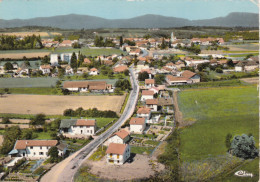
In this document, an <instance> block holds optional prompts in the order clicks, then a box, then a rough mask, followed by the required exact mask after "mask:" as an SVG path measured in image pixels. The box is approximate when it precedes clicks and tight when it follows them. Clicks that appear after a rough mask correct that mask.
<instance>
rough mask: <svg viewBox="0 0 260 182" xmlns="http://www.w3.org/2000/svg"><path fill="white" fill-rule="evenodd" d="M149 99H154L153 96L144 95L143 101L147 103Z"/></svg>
mask: <svg viewBox="0 0 260 182" xmlns="http://www.w3.org/2000/svg"><path fill="white" fill-rule="evenodd" d="M147 99H153V95H142V97H141V101H146V100H147Z"/></svg>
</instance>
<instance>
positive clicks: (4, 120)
mask: <svg viewBox="0 0 260 182" xmlns="http://www.w3.org/2000/svg"><path fill="white" fill-rule="evenodd" d="M2 123H3V124H9V123H11V121H10V119H9V118H8V117H4V118H3V119H2Z"/></svg>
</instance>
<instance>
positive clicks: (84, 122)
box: [76, 119, 96, 126]
mask: <svg viewBox="0 0 260 182" xmlns="http://www.w3.org/2000/svg"><path fill="white" fill-rule="evenodd" d="M95 125H96V120H95V119H78V120H77V122H76V126H95Z"/></svg>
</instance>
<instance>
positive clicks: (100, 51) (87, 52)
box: [53, 48, 124, 56]
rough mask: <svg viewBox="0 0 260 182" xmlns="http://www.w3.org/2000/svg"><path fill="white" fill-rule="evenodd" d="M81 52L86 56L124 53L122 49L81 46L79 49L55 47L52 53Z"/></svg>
mask: <svg viewBox="0 0 260 182" xmlns="http://www.w3.org/2000/svg"><path fill="white" fill-rule="evenodd" d="M79 51H80V52H81V53H82V54H83V55H86V56H99V55H105V56H109V55H112V54H120V55H121V54H124V52H123V51H121V50H119V49H105V48H101V49H89V48H81V49H64V48H57V49H55V51H54V52H53V53H64V52H75V53H78V52H79Z"/></svg>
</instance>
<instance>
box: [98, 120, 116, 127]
mask: <svg viewBox="0 0 260 182" xmlns="http://www.w3.org/2000/svg"><path fill="white" fill-rule="evenodd" d="M114 119H117V118H96V121H97V127H99V128H102V127H103V126H106V125H107V124H108V123H110V122H112V121H113V120H114Z"/></svg>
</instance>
